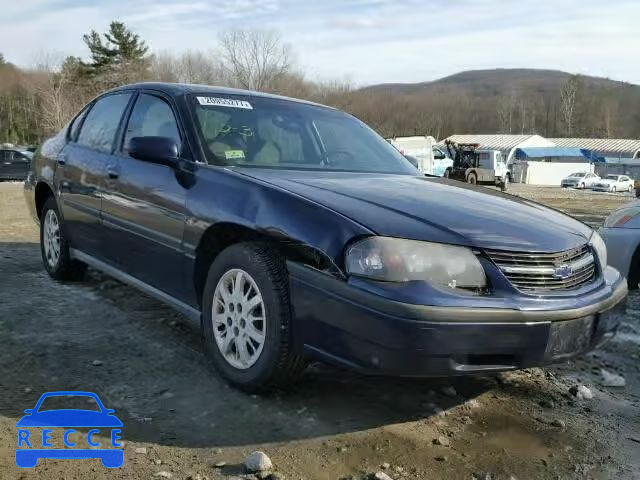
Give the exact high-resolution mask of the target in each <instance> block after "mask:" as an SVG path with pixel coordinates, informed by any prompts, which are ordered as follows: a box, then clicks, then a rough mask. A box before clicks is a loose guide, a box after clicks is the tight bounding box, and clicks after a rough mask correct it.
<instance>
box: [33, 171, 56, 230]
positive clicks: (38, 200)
mask: <svg viewBox="0 0 640 480" xmlns="http://www.w3.org/2000/svg"><path fill="white" fill-rule="evenodd" d="M34 196H35V206H36V215H37V216H38V220H40V218H41V216H42V207H44V204H45V202H46V201H47V199H48V198H49V197H53V198H55V195H54V193H53V189H52V188H51V186H50V185H49V184H48V183H47V182H42V181H41V182H38V183H37V184H36V188H35V191H34Z"/></svg>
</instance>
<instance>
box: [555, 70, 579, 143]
mask: <svg viewBox="0 0 640 480" xmlns="http://www.w3.org/2000/svg"><path fill="white" fill-rule="evenodd" d="M578 87H579V80H578V77H577V76H575V75H574V76H572V77H571V78H569V80H567V82H566V83H565V84H564V85H563V86H562V90H560V114H561V115H562V120H563V122H564V125H565V129H566V132H567V135H568V136H571V135H573V131H574V129H575V114H576V101H577V97H578Z"/></svg>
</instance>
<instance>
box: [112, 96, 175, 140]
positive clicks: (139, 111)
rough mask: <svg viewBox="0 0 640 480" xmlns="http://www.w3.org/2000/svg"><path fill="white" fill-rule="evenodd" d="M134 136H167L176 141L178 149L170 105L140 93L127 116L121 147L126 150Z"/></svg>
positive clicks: (157, 98)
mask: <svg viewBox="0 0 640 480" xmlns="http://www.w3.org/2000/svg"><path fill="white" fill-rule="evenodd" d="M134 137H167V138H170V139H171V140H173V141H175V142H176V145H178V151H180V145H181V140H180V132H179V130H178V123H177V122H176V117H175V116H174V114H173V111H172V110H171V107H170V106H169V104H168V103H167V102H165V101H164V100H163V99H161V98H159V97H156V96H154V95H149V94H146V93H142V94H140V96H139V97H138V99H137V100H136V104H135V106H134V107H133V111H132V112H131V117H129V123H128V124H127V130H126V132H125V135H124V145H123V149H124V150H125V151H127V150H128V147H129V142H130V141H131V139H132V138H134Z"/></svg>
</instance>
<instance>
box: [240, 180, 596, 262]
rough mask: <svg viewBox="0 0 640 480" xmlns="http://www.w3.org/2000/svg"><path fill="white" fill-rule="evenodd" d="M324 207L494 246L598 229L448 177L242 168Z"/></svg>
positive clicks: (409, 234)
mask: <svg viewBox="0 0 640 480" xmlns="http://www.w3.org/2000/svg"><path fill="white" fill-rule="evenodd" d="M236 171H239V172H241V173H243V174H245V175H248V176H251V177H253V178H256V179H259V180H262V181H264V182H268V183H270V184H272V185H275V186H277V187H280V188H283V189H285V190H287V191H289V192H292V193H295V194H297V195H300V196H302V197H305V198H307V199H309V200H312V201H314V202H316V203H318V204H321V205H324V206H326V207H328V208H330V209H332V210H334V211H336V212H339V213H341V214H342V215H344V216H346V217H349V218H351V219H352V220H354V221H356V222H358V223H360V224H361V225H363V226H365V227H367V228H368V229H370V230H371V231H373V232H374V233H377V234H379V235H385V236H392V237H401V238H410V239H415V240H425V241H433V242H442V243H452V244H458V245H466V246H475V247H480V248H489V249H502V250H515V251H529V252H534V251H538V252H558V251H562V250H568V249H570V248H574V247H577V246H580V245H583V244H584V243H585V242H587V241H588V239H589V238H590V236H591V234H592V230H591V229H590V228H589V227H588V226H586V225H585V224H583V223H581V222H579V221H577V220H574V219H573V218H571V217H569V216H567V215H564V214H562V213H560V212H558V211H556V210H553V209H550V208H547V207H544V206H542V205H539V204H536V203H534V202H531V201H528V200H525V199H522V198H519V197H515V196H511V195H505V194H502V193H500V192H498V191H495V190H491V189H488V188H483V187H472V186H470V185H467V184H464V183H461V182H456V181H451V180H447V179H443V178H440V177H413V176H409V175H384V174H369V173H350V172H323V171H312V172H310V171H292V170H273V169H257V168H237V169H236Z"/></svg>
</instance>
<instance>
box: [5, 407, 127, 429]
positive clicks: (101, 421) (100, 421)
mask: <svg viewBox="0 0 640 480" xmlns="http://www.w3.org/2000/svg"><path fill="white" fill-rule="evenodd" d="M16 426H17V427H121V426H122V422H121V421H120V420H119V419H118V417H116V416H115V415H108V414H106V413H102V412H95V411H91V410H48V411H44V412H37V413H32V414H30V415H25V416H24V417H22V418H21V419H20V420H18V422H17V423H16Z"/></svg>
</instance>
